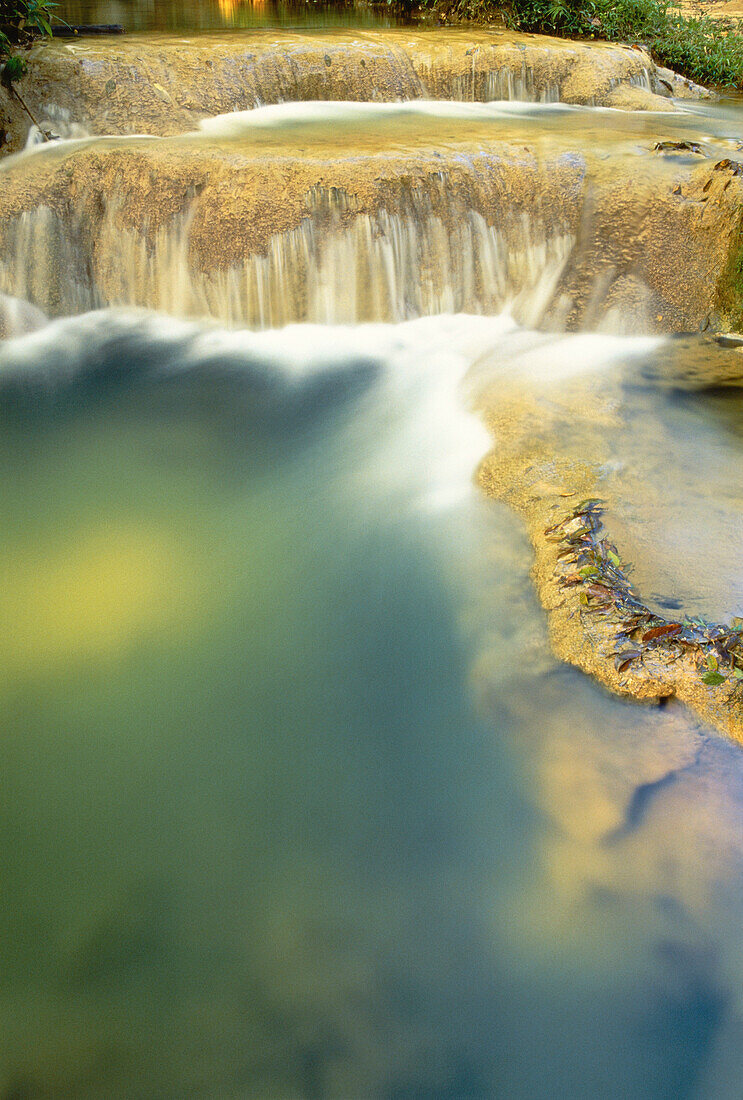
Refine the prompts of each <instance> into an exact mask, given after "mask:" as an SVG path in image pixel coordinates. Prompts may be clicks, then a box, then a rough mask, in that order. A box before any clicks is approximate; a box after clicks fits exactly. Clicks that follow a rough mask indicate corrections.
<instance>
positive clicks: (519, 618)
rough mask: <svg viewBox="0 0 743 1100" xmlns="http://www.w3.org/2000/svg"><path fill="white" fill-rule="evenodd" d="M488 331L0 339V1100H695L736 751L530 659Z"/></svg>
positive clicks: (160, 323)
mask: <svg viewBox="0 0 743 1100" xmlns="http://www.w3.org/2000/svg"><path fill="white" fill-rule="evenodd" d="M520 340H521V337H520V336H519V334H518V332H517V330H515V328H514V326H513V325H512V323H511V322H509V321H508V320H507V319H498V318H495V319H487V318H472V317H461V318H434V319H428V320H423V321H419V322H413V323H410V324H407V325H402V326H363V327H361V328H357V329H351V328H338V329H333V328H326V329H319V328H311V327H304V328H294V329H288V330H284V331H282V332H275V333H264V334H260V335H255V334H249V333H233V334H228V333H220V332H219V331H218V330H214V329H202V328H198V327H196V326H187V325H176V324H175V323H171V322H166V321H165V320H164V319H156V318H153V319H148V318H146V317H144V316H141V315H123V314H108V315H106V314H102V315H92V316H89V317H84V318H80V319H75V320H70V321H66V322H61V323H57V324H55V325H53V326H50V327H49V328H47V329H43V330H41V332H40V333H39V334H37V335H35V336H32V337H28V338H25V339H24V340H19V341H15V342H10V343H7V344H6V345H4V348H3V351H2V353H0V378H2V386H0V416H1V418H2V449H1V451H0V462H1V463H2V481H3V486H4V491H3V494H2V509H3V523H2V525H1V528H0V529H1V530H2V542H3V545H2V556H3V561H4V577H5V584H4V586H3V595H2V598H1V599H0V624H1V626H2V630H0V638H2V639H3V641H2V642H0V645H1V646H2V665H3V669H4V673H5V684H4V691H3V704H2V705H3V729H4V746H5V752H4V758H3V767H2V769H1V770H0V782H1V783H2V800H1V802H0V806H2V810H1V811H0V830H1V831H2V843H0V853H1V855H0V860H1V866H0V876H1V879H0V880H1V881H2V883H3V891H2V895H1V901H0V914H1V916H0V921H1V926H2V935H1V936H0V951H1V952H2V968H1V971H0V972H1V973H2V988H1V994H0V1022H1V1026H0V1082H1V1088H2V1091H0V1095H3V1096H4V1097H7V1098H10V1097H19V1096H23V1097H28V1098H29V1100H31V1098H38V1097H44V1098H46V1097H50V1098H51V1097H54V1098H57V1097H75V1098H76V1100H87V1098H92V1097H95V1098H101V1100H103V1098H105V1100H118V1098H122V1100H123V1098H126V1100H132V1098H139V1097H142V1098H145V1097H148V1098H149V1097H154V1096H157V1097H158V1098H170V1097H172V1098H182V1097H204V1098H215V1097H220V1098H223V1097H236V1098H237V1097H239V1098H248V1097H251V1098H252V1097H271V1098H277V1097H278V1098H284V1097H286V1098H290V1097H308V1098H314V1097H343V1098H347V1097H384V1098H390V1100H392V1098H395V1100H399V1098H412V1097H451V1098H457V1100H461V1098H464V1097H472V1098H486V1097H493V1096H504V1097H506V1096H507V1097H509V1098H511V1097H513V1098H523V1100H532V1098H535V1097H545V1098H547V1097H549V1098H553V1097H586V1098H588V1097H596V1096H602V1097H617V1098H620V1097H621V1098H626V1097H653V1098H657V1097H669V1098H671V1097H673V1098H678V1097H687V1096H688V1097H691V1096H709V1097H715V1098H717V1097H720V1096H728V1095H729V1096H734V1095H735V1089H736V1088H737V1083H738V1081H739V1069H740V1064H739V1058H740V1054H739V1052H740V1050H741V1046H740V1042H739V1039H740V1003H739V1002H740V995H739V990H740V972H741V965H742V964H743V951H741V947H740V942H739V936H738V932H737V929H738V927H739V923H740V919H741V916H743V894H742V892H741V882H742V881H743V880H742V879H741V870H743V868H741V857H742V855H743V848H742V846H741V842H740V839H741V838H740V820H741V812H742V811H743V770H742V769H741V764H740V759H739V756H740V753H739V749H738V748H737V747H735V746H733V745H730V744H726V743H723V742H720V741H718V740H717V739H715V738H714V737H711V736H710V735H709V734H707V733H706V732H705V731H704V730H703V729H701V728H699V727H698V726H697V724H696V723H695V722H694V721H693V720H692V719H691V718H690V717H689V715H688V714H687V713H686V712H685V711H683V710H682V709H681V708H678V707H675V706H670V707H667V708H665V709H664V710H657V709H652V708H639V707H636V706H633V705H628V704H623V703H621V702H619V701H618V700H615V699H611V698H609V697H608V696H607V695H605V694H604V693H603V692H602V691H600V690H599V689H597V688H596V687H595V686H593V685H592V684H591V683H590V682H589V681H588V679H587V678H585V677H583V676H582V675H580V674H579V673H577V672H575V671H572V670H569V669H567V668H565V667H562V666H559V665H557V664H556V663H555V662H554V660H553V659H552V657H551V656H550V655H549V650H548V645H547V639H546V634H545V627H544V621H543V617H542V613H541V612H540V611H539V610H538V609H537V607H536V605H535V600H534V597H533V595H532V591H531V585H530V580H529V567H530V561H531V553H530V550H529V547H528V545H527V542H526V539H525V537H524V535H523V533H522V531H521V529H520V526H519V524H518V522H517V521H516V519H515V518H514V517H513V516H512V515H511V514H510V513H509V512H508V511H507V510H506V509H504V508H502V507H500V506H498V505H495V504H493V503H492V502H486V501H485V500H484V499H480V498H479V497H478V496H476V495H475V491H474V488H473V487H472V483H471V475H472V470H473V468H474V466H475V465H476V463H477V459H478V457H479V456H480V455H482V454H483V453H484V451H485V449H486V447H487V446H488V440H487V437H486V436H485V434H484V430H483V428H482V427H481V425H480V424H479V422H478V421H477V419H475V418H474V417H473V416H471V415H470V414H468V413H467V412H466V408H465V405H466V394H467V392H468V390H470V389H471V387H472V384H473V383H472V380H470V382H469V383H468V382H467V380H466V377H465V375H466V372H467V369H468V367H469V365H470V363H472V362H476V361H478V360H480V359H481V358H482V357H483V355H485V353H487V354H488V356H489V358H490V362H491V364H492V361H493V357H494V356H495V357H496V359H497V356H498V355H501V357H506V358H507V357H508V355H509V354H510V353H509V348H510V347H513V346H514V341H515V343H516V345H517V346H518V344H519V341H520ZM618 343H621V342H617V341H616V340H614V341H613V343H612V344H611V355H610V358H609V359H607V363H609V361H611V362H612V363H613V362H616V360H617V354H618V352H617V347H618ZM634 347H635V345H633V344H632V342H631V341H627V342H626V348H627V353H628V355H629V359H630V360H631V357H632V354H636V353H635V352H633V350H632V349H633V348H634ZM504 361H505V359H504ZM628 361H629V360H628ZM598 366H599V368H600V366H601V364H600V362H599V364H598ZM491 369H492V366H491ZM458 395H459V396H458Z"/></svg>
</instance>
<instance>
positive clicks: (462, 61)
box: [0, 28, 709, 152]
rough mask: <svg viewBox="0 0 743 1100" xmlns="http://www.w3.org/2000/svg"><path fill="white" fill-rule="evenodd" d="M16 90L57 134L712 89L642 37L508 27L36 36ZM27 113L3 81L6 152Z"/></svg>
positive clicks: (24, 130)
mask: <svg viewBox="0 0 743 1100" xmlns="http://www.w3.org/2000/svg"><path fill="white" fill-rule="evenodd" d="M18 88H19V90H20V92H21V94H22V96H23V99H24V101H25V102H26V104H27V105H28V107H29V109H30V112H31V114H32V115H33V116H34V118H36V119H37V120H38V122H39V123H40V125H41V126H42V128H43V129H45V130H50V131H53V132H55V133H57V134H58V135H59V136H61V137H68V136H76V135H77V134H79V133H80V132H82V131H84V132H86V133H89V134H92V135H102V134H132V133H139V134H157V135H172V134H178V133H185V132H187V131H189V130H193V129H195V128H196V126H197V125H198V123H199V122H200V121H201V120H202V119H203V118H206V117H209V116H213V115H217V114H224V113H227V112H231V111H239V110H247V109H250V108H252V107H255V106H259V105H262V104H272V103H282V102H287V101H297V100H313V99H318V100H362V101H378V102H381V101H393V100H406V99H421V98H432V99H459V100H480V101H483V100H496V99H518V100H531V101H540V100H541V101H544V102H557V101H561V102H564V103H571V104H585V105H595V106H610V107H619V108H623V109H627V110H656V111H657V110H668V109H669V107H670V103H669V99H670V97H675V98H679V97H700V96H705V95H709V93H708V92H706V91H705V89H703V88H700V87H699V86H697V85H693V84H692V83H691V82H690V81H688V80H685V79H684V78H683V77H680V76H678V74H675V73H672V72H671V71H670V70H665V69H659V68H658V67H657V66H656V65H655V64H654V63H653V61H652V59H651V58H650V55H649V54H648V53H647V52H646V51H645V50H644V49H641V48H639V47H629V46H622V45H608V44H606V43H593V42H574V41H569V40H565V39H552V38H547V37H542V36H538V35H530V34H514V33H510V32H507V31H505V30H497V29H496V30H490V29H488V30H485V29H482V30H480V29H475V30H459V29H455V30H449V29H447V30H442V29H436V30H408V29H399V28H398V29H392V30H382V31H361V30H359V31H354V32H334V31H326V32H323V33H322V34H320V33H316V34H294V33H291V32H288V31H262V32H250V33H233V34H226V35H225V34H201V35H197V36H193V37H190V38H189V37H186V36H183V35H148V36H146V37H144V36H142V37H139V36H136V35H132V36H125V37H123V38H120V37H119V38H112V39H106V38H102V39H98V38H96V39H94V40H93V39H81V40H79V41H76V40H73V41H69V40H68V41H64V42H62V41H59V40H57V41H53V42H50V43H43V44H40V45H38V46H36V47H35V48H34V49H33V50H32V51H31V54H30V57H29V72H28V74H27V75H26V76H25V77H24V78H23V79H22V80H21V81H20V83H19V85H18ZM30 126H31V122H30V119H29V117H28V115H27V114H26V112H25V111H24V110H23V108H22V107H21V106H20V104H19V103H18V101H17V100H16V99H15V98H14V97H13V96H11V95H9V94H8V93H7V92H6V90H5V89H3V88H0V131H1V132H2V136H3V141H2V142H1V143H0V147H2V149H3V150H4V151H5V152H17V151H18V150H19V149H20V148H22V147H23V145H24V144H25V142H26V139H27V136H28V132H29V129H30Z"/></svg>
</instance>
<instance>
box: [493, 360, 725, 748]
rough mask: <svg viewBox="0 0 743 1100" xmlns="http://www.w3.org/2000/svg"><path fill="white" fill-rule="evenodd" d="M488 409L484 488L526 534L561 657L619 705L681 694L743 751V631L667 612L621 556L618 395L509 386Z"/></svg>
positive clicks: (605, 389)
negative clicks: (651, 602)
mask: <svg viewBox="0 0 743 1100" xmlns="http://www.w3.org/2000/svg"><path fill="white" fill-rule="evenodd" d="M484 408H485V416H486V420H487V422H488V425H489V427H490V429H491V431H492V433H493V435H494V437H495V441H496V445H495V447H494V449H493V451H492V452H491V453H490V454H489V455H488V457H487V459H486V460H485V461H484V462H483V464H482V466H481V469H480V471H479V482H480V485H481V486H482V488H483V489H484V491H485V492H486V493H488V494H489V495H491V496H493V497H496V498H497V499H499V500H503V501H505V502H506V503H508V504H509V505H510V506H511V507H512V508H514V509H515V511H516V512H518V514H519V515H520V516H521V517H522V518H523V520H524V522H525V524H526V529H527V532H528V534H529V538H530V540H531V543H532V545H533V547H534V553H535V560H534V566H533V569H532V577H533V580H534V584H535V586H536V589H537V592H538V594H539V597H540V600H541V602H542V605H543V606H544V608H545V610H546V612H547V619H548V628H549V637H550V642H551V644H552V647H553V649H554V652H555V653H556V655H557V656H558V657H560V658H561V659H562V660H564V661H566V662H568V663H570V664H573V665H576V666H577V667H578V668H580V669H582V670H583V671H584V672H586V673H588V674H590V675H592V676H594V677H595V678H596V679H597V680H599V681H600V682H601V683H602V684H603V685H604V686H605V687H607V688H608V689H609V690H611V691H612V692H615V693H616V694H618V695H625V696H628V697H631V698H634V699H637V700H640V701H644V702H657V701H658V700H659V699H666V698H669V697H673V696H675V697H676V698H678V699H679V700H680V701H682V702H683V703H685V704H686V705H687V706H689V707H690V708H692V709H693V710H694V711H695V712H696V713H697V714H698V715H699V716H700V717H701V718H703V719H704V720H705V721H707V722H709V723H710V724H711V725H713V726H715V727H716V728H717V729H719V730H721V731H722V732H724V733H726V734H728V735H729V736H731V737H734V738H736V739H737V740H741V741H743V680H741V679H739V678H738V677H739V676H743V641H742V638H743V635H742V634H741V631H743V621H740V620H739V621H737V622H734V623H733V624H732V625H725V624H715V623H704V622H702V620H700V619H691V620H688V619H686V618H685V617H684V616H683V614H682V613H679V618H675V619H666V618H663V617H662V616H660V615H658V614H656V613H655V612H654V611H652V610H651V608H650V607H648V606H647V604H646V603H643V600H642V598H641V595H640V594H639V593H637V592H636V591H635V590H634V588H633V586H632V583H631V579H630V577H629V576H628V574H627V570H626V568H625V566H624V565H623V563H622V557H621V552H622V548H621V546H620V547H617V546H615V545H613V543H611V542H610V541H609V538H610V532H611V521H612V508H613V498H614V493H615V487H614V485H613V479H612V475H611V473H610V472H609V471H608V470H607V468H606V466H605V460H606V458H607V451H606V447H605V443H604V439H605V435H606V432H607V430H608V429H609V428H610V427H611V426H612V425H613V424H615V423H616V421H617V417H618V411H617V410H618V395H617V392H616V391H615V389H614V388H613V387H612V386H611V385H610V384H606V383H602V385H601V386H600V387H593V386H592V387H589V388H586V387H584V386H583V385H580V384H575V385H571V384H567V385H565V386H562V385H561V387H560V388H559V389H556V388H554V387H553V388H549V389H548V390H547V392H542V393H537V392H536V391H534V390H532V391H531V392H530V390H529V387H528V386H527V387H524V386H523V384H519V383H517V382H515V381H514V380H511V381H510V382H509V381H506V382H503V381H501V383H500V385H499V387H498V392H497V395H495V394H494V395H493V397H492V399H488V398H487V397H486V398H485V400H484ZM576 422H577V427H576V430H575V431H574V432H572V433H571V430H570V429H571V425H576ZM604 523H605V524H606V527H607V531H606V532H605V531H604ZM705 677H706V678H707V681H708V682H705Z"/></svg>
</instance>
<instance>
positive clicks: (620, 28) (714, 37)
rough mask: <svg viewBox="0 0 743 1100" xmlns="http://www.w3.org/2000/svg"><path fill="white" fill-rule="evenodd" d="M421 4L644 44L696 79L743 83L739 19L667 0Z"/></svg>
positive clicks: (544, 30)
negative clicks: (683, 9) (687, 10)
mask: <svg viewBox="0 0 743 1100" xmlns="http://www.w3.org/2000/svg"><path fill="white" fill-rule="evenodd" d="M422 7H423V8H428V9H434V10H436V11H440V12H442V13H444V14H445V15H446V16H447V17H449V18H453V19H474V20H479V21H487V20H489V19H494V18H497V17H501V16H502V17H505V19H506V22H507V23H508V24H509V25H510V26H512V27H514V28H518V29H519V30H525V31H535V32H536V33H541V34H555V35H563V36H566V37H574V38H603V39H606V40H607V41H609V42H629V43H635V44H643V45H645V46H648V47H649V48H650V50H651V51H652V53H653V55H654V57H655V58H656V59H657V60H658V61H660V62H661V63H662V64H664V65H668V66H670V67H671V68H673V69H676V70H677V71H678V72H681V73H684V75H685V76H688V77H690V78H691V79H692V80H697V81H700V82H701V83H704V84H715V85H718V86H727V87H735V88H743V34H741V33H740V31H741V25H740V23H739V22H736V23H733V22H731V21H721V20H716V19H712V18H710V16H707V15H700V16H686V15H682V14H681V13H680V12H679V11H678V10H677V9H676V8H674V7H673V6H672V5H671V3H670V2H669V0H503V2H500V3H499V2H498V0H422Z"/></svg>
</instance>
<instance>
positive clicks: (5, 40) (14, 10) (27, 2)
mask: <svg viewBox="0 0 743 1100" xmlns="http://www.w3.org/2000/svg"><path fill="white" fill-rule="evenodd" d="M56 7H57V4H56V3H53V2H52V0H0V60H2V59H3V58H4V57H8V56H9V55H10V53H11V52H12V50H13V48H14V47H16V46H24V45H26V44H27V43H28V42H30V41H31V39H32V38H35V37H37V36H38V35H42V36H44V37H48V36H49V35H51V33H52V22H51V21H52V18H53V12H54V9H55V8H56ZM5 68H6V70H7V63H6V67H5ZM21 75H22V73H20V72H19V73H18V75H16V76H8V75H7V71H6V72H5V73H4V79H6V80H17V79H18V77H19V76H21Z"/></svg>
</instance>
